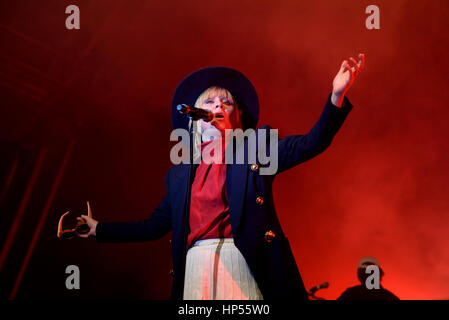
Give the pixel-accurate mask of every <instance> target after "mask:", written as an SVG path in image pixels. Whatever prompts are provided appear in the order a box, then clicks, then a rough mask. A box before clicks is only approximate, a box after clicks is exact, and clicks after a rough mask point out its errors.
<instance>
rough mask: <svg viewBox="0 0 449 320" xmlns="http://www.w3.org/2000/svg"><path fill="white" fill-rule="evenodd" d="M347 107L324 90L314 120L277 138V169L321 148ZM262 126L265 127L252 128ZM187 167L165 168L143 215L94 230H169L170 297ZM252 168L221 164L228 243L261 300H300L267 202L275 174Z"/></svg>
mask: <svg viewBox="0 0 449 320" xmlns="http://www.w3.org/2000/svg"><path fill="white" fill-rule="evenodd" d="M351 109H352V105H351V103H350V102H349V100H348V99H346V98H345V100H344V103H343V106H342V107H341V108H338V107H336V106H334V105H333V104H332V103H331V101H330V95H329V98H328V100H327V102H326V105H325V107H324V110H323V112H322V114H321V116H320V118H319V120H318V121H317V122H316V124H315V125H314V126H313V128H312V129H311V130H310V132H309V133H308V134H306V135H291V136H287V137H286V138H284V139H279V140H278V171H277V173H280V172H283V171H285V170H287V169H290V168H292V167H294V166H296V165H298V164H300V163H302V162H304V161H306V160H309V159H311V158H313V157H314V156H316V155H318V154H320V153H321V152H323V151H324V150H325V149H326V148H327V147H328V146H329V145H330V143H331V141H332V139H333V137H334V136H335V134H336V133H337V131H338V130H339V128H340V127H341V125H342V124H343V122H344V120H345V118H346V116H347V115H348V113H349V111H350V110H351ZM264 128H265V129H266V128H269V127H261V128H259V129H257V130H261V129H264ZM267 138H269V135H268V134H267ZM268 140H269V139H267V144H268V143H269V141H268ZM245 147H247V146H245ZM267 149H268V147H267ZM188 169H189V166H188V165H186V164H180V165H176V166H173V167H172V168H170V169H169V171H168V173H167V175H166V177H165V188H166V194H165V196H164V198H163V199H162V202H161V203H160V205H159V206H158V207H157V208H156V209H155V210H154V211H153V213H152V214H151V215H150V217H149V218H148V219H147V220H144V221H139V222H99V223H98V225H97V229H96V234H97V241H99V242H129V241H147V240H155V239H158V238H161V237H163V236H164V235H166V234H167V233H168V232H170V231H172V232H173V238H172V255H173V269H174V281H173V287H172V299H182V297H183V288H184V270H185V256H186V251H187V248H186V243H187V242H186V239H187V234H186V231H185V228H184V227H185V217H184V215H185V203H186V198H187V197H186V189H187V180H188V178H187V177H188ZM253 169H255V168H254V166H253V167H252V168H251V164H250V163H247V164H235V162H234V164H228V165H227V173H226V191H227V196H228V202H229V214H230V220H231V227H232V234H233V237H234V243H235V245H236V247H237V248H238V249H239V250H240V252H241V253H242V255H243V256H244V257H245V260H246V262H247V264H248V266H249V268H250V270H251V272H252V273H253V275H254V278H255V280H256V282H257V284H258V286H259V288H260V291H261V293H262V295H263V297H264V299H295V300H298V299H300V300H305V299H307V293H306V290H305V288H304V284H303V282H302V279H301V276H300V274H299V271H298V267H297V265H296V262H295V259H294V256H293V253H292V251H291V249H290V244H289V242H288V239H287V238H286V237H285V235H284V232H283V231H282V228H281V226H280V224H279V220H278V218H277V215H276V211H275V208H274V204H273V194H272V183H273V180H274V177H275V175H260V174H259V171H260V167H259V169H258V170H253ZM258 197H262V199H263V202H262V203H261V201H256V199H257V198H258ZM259 200H260V198H259ZM268 231H271V232H272V234H274V238H273V239H272V240H271V241H269V240H267V237H266V236H265V235H266V233H267V232H268Z"/></svg>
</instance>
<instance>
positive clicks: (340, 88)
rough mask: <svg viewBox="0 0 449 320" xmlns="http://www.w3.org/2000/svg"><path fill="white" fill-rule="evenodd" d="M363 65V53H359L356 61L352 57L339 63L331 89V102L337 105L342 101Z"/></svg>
mask: <svg viewBox="0 0 449 320" xmlns="http://www.w3.org/2000/svg"><path fill="white" fill-rule="evenodd" d="M350 62H351V63H350ZM364 67H365V55H364V54H363V53H360V54H359V61H356V60H355V59H354V58H353V57H350V58H349V61H348V60H344V61H343V62H342V64H341V67H340V70H338V73H337V75H336V76H335V78H334V81H333V83H332V84H333V90H332V97H331V100H332V103H333V104H334V105H336V106H338V107H340V106H341V104H342V103H343V98H344V96H345V94H346V92H347V91H348V90H349V88H350V87H351V85H352V84H353V83H354V80H355V79H356V78H357V77H358V76H359V74H360V72H361V71H362V70H363V68H364Z"/></svg>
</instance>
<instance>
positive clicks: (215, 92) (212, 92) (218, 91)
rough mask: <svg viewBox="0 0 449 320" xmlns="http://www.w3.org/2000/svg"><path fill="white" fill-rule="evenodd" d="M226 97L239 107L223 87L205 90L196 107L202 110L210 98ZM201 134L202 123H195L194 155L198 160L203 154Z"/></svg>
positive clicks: (190, 123)
mask: <svg viewBox="0 0 449 320" xmlns="http://www.w3.org/2000/svg"><path fill="white" fill-rule="evenodd" d="M216 96H218V97H225V98H226V99H227V100H229V101H230V102H232V104H233V105H234V106H235V107H237V104H236V102H235V99H234V97H233V96H232V94H231V93H230V92H229V91H228V90H226V89H224V88H221V87H217V86H212V87H209V88H207V89H206V90H204V91H203V92H202V93H201V94H200V95H199V96H198V98H197V99H196V101H195V105H194V106H195V107H196V108H201V106H202V105H203V103H204V101H205V100H207V99H209V98H210V97H216ZM190 125H192V120H190V122H189V126H190ZM201 134H202V129H201V123H200V121H193V142H194V143H193V154H194V158H197V157H198V156H199V155H200V153H201V147H200V144H201V142H202V139H201Z"/></svg>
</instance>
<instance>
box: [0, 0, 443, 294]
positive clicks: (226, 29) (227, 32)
mask: <svg viewBox="0 0 449 320" xmlns="http://www.w3.org/2000/svg"><path fill="white" fill-rule="evenodd" d="M70 4H76V5H78V6H79V7H80V10H81V29H80V30H67V29H66V28H65V19H66V17H67V15H66V14H65V8H66V7H67V6H68V5H70ZM369 4H372V3H368V2H366V3H364V2H354V1H340V2H338V3H336V2H333V1H315V2H310V1H282V2H280V3H279V2H272V1H257V2H255V1H224V2H221V1H219V2H205V1H199V0H196V1H175V2H160V1H133V2H132V3H130V2H129V1H128V2H126V1H119V0H113V1H111V0H109V1H106V0H101V1H84V0H80V1H76V3H72V2H68V1H56V0H51V1H45V2H39V3H37V2H36V3H34V2H30V1H23V0H20V1H19V0H18V1H14V2H11V1H9V2H2V3H1V4H0V46H1V53H0V96H1V99H2V102H1V104H0V141H1V150H2V151H1V157H0V179H1V180H0V192H3V190H6V189H5V186H7V185H8V183H7V182H8V181H9V180H10V181H11V183H10V184H9V187H8V189H7V192H6V193H5V196H4V197H3V198H1V199H0V200H1V202H0V210H1V212H0V213H1V215H2V224H1V226H0V241H1V243H0V245H1V248H4V247H5V243H6V241H7V238H8V234H9V233H10V231H11V227H12V225H13V223H14V219H15V217H17V215H16V214H17V212H18V210H19V208H20V207H21V203H22V204H23V203H24V202H23V195H24V193H25V191H26V188H27V186H28V185H29V182H30V178H31V177H32V175H33V172H35V171H34V170H35V168H36V163H38V160H39V157H40V156H41V155H42V151H43V150H44V151H45V150H47V152H46V153H45V158H44V159H43V160H42V167H41V168H40V170H39V172H38V175H37V179H36V184H35V185H34V188H33V190H32V192H30V197H29V199H28V201H27V202H26V206H25V205H22V208H23V209H24V210H23V216H22V220H21V223H20V228H18V231H17V233H16V235H15V237H14V239H13V240H14V241H13V242H12V243H11V247H10V249H9V254H8V256H7V258H6V259H5V260H4V264H3V266H2V269H1V271H0V291H1V295H2V298H3V297H4V298H8V297H9V296H10V294H11V291H12V289H13V287H14V283H16V282H17V276H18V274H19V270H20V268H21V266H22V265H23V262H24V259H25V256H26V252H27V250H28V248H29V245H30V243H31V241H32V238H33V235H34V232H35V231H36V227H37V226H38V225H39V221H40V218H41V217H42V215H43V213H44V211H45V210H44V209H45V206H46V204H48V199H49V196H50V195H51V191H52V187H53V186H54V185H55V181H56V180H57V177H58V172H60V171H59V170H60V168H61V165H62V163H63V159H64V155H65V154H66V152H67V150H68V147H69V146H70V144H71V143H73V151H72V152H71V153H70V157H69V160H68V162H67V166H66V167H65V170H64V172H63V175H62V177H61V180H60V184H59V185H58V188H57V191H56V194H55V197H54V200H53V201H52V202H51V206H50V208H49V211H48V213H47V216H46V219H45V223H44V225H43V227H42V231H41V233H40V236H39V237H38V241H37V242H36V246H35V249H34V250H33V252H32V255H31V257H30V260H29V263H28V266H27V268H26V271H25V272H24V274H23V278H22V281H21V284H20V286H19V287H18V290H17V295H16V298H17V299H22V298H36V297H39V298H71V299H72V298H149V299H166V298H168V297H169V291H170V286H171V277H170V275H169V270H170V269H171V257H170V244H169V239H170V235H167V236H166V237H164V238H163V239H161V240H158V241H156V242H149V243H138V244H120V245H117V244H103V245H99V244H97V243H96V242H95V241H94V240H92V241H83V240H81V239H75V240H73V241H65V242H64V241H61V240H59V239H57V237H56V231H57V222H58V219H59V216H60V215H61V214H63V213H64V212H66V211H67V210H71V211H72V213H73V216H72V218H73V220H72V221H74V219H75V216H76V215H77V214H81V213H85V212H86V207H85V206H86V200H90V201H91V205H92V210H93V216H94V218H96V219H98V220H107V221H125V220H139V219H144V218H146V217H147V216H148V214H149V213H150V212H151V210H152V209H153V208H154V207H155V206H156V205H157V204H158V203H159V201H160V199H161V197H162V196H163V194H164V189H163V179H164V174H165V172H166V170H167V169H168V168H169V167H170V160H169V150H170V146H171V143H170V142H169V135H170V132H171V121H170V100H171V95H172V93H173V91H174V89H175V87H176V85H177V84H178V83H179V81H180V80H181V79H182V78H183V77H184V76H185V75H187V74H188V73H190V72H191V71H193V70H195V69H198V68H200V67H204V66H209V65H225V66H229V67H233V68H236V69H238V70H240V71H242V72H243V73H244V74H246V75H247V76H248V77H249V78H250V79H251V81H252V82H253V84H254V85H255V87H256V89H257V91H258V94H259V99H260V102H261V116H260V121H259V124H265V123H268V124H270V125H271V126H273V127H275V128H279V131H280V134H281V135H287V134H295V133H305V132H306V131H307V130H308V129H310V128H311V126H312V125H313V123H314V121H315V120H316V119H317V117H318V116H319V114H320V112H321V108H322V106H323V104H324V102H325V99H326V97H327V95H328V94H329V92H330V90H331V88H332V87H331V83H332V79H333V77H334V75H335V73H336V72H337V70H338V67H339V66H340V63H341V61H342V59H344V58H347V57H349V56H351V55H353V56H355V55H357V54H358V53H359V52H364V53H365V54H366V56H367V64H366V70H365V71H364V73H363V74H362V75H361V76H360V78H359V79H358V81H357V83H355V85H354V87H353V88H351V90H350V92H349V94H348V96H349V98H350V99H351V101H352V102H353V103H354V105H355V109H354V110H353V111H352V112H351V114H350V115H349V117H348V120H347V122H346V123H345V125H344V126H343V128H342V130H341V132H339V134H338V135H337V137H336V139H335V140H334V143H333V145H332V146H331V147H330V148H329V149H328V150H327V151H326V152H325V153H324V154H322V155H320V156H319V157H317V158H316V159H314V160H312V161H310V162H308V163H305V164H303V165H302V166H300V167H298V168H295V169H293V170H290V172H289V173H286V174H283V175H280V176H279V177H278V179H277V182H276V186H275V200H276V203H277V209H278V212H279V216H280V220H281V222H282V223H283V225H284V229H285V232H286V234H287V236H289V239H290V242H291V243H292V249H293V251H294V254H295V257H296V259H297V263H298V265H299V268H300V271H301V273H302V276H303V278H304V281H305V285H306V287H311V286H312V285H314V284H316V283H321V282H323V281H328V282H329V283H330V284H331V285H330V287H329V289H327V290H324V291H323V292H322V295H323V297H325V298H327V299H334V298H336V297H337V296H338V295H339V294H340V292H341V291H342V290H343V289H344V288H346V287H348V286H350V285H353V284H355V283H354V277H353V271H352V270H353V268H354V266H353V261H356V260H357V259H358V257H360V256H365V255H374V256H376V257H378V258H379V259H380V260H381V261H382V263H383V265H384V266H385V268H386V269H388V275H387V276H386V277H385V279H384V284H385V286H386V287H388V288H391V290H392V291H394V292H395V293H396V294H397V295H398V296H399V297H400V298H401V299H441V298H447V297H449V289H448V286H447V283H449V254H448V252H447V250H446V248H447V246H448V244H449V243H448V238H447V234H449V232H448V231H449V224H448V220H449V218H448V215H447V212H448V208H449V198H448V197H447V190H448V181H449V172H448V169H447V163H448V152H449V150H448V144H447V138H448V134H447V125H446V121H447V118H448V115H449V114H448V113H449V111H448V108H447V101H449V99H448V95H449V90H448V83H447V74H448V71H449V65H448V64H449V61H448V60H447V59H446V58H445V56H446V53H447V50H448V47H449V46H448V45H449V41H448V37H449V36H448V33H447V32H445V30H446V27H447V21H449V4H447V2H446V1H443V0H441V1H436V0H433V1H430V0H429V1H424V0H421V1H414V2H413V5H412V4H411V3H410V2H409V1H405V0H402V1H394V2H392V1H377V2H376V3H375V4H376V5H378V6H379V8H380V12H381V23H380V26H381V29H380V30H378V31H369V30H366V29H365V19H366V16H367V15H366V14H365V13H364V12H365V8H366V6H368V5H369ZM286 115H287V116H286ZM15 163H16V165H14V164H15ZM14 167H15V168H16V169H14V170H12V171H11V169H12V168H14ZM11 172H14V175H13V179H9V180H8V177H10V176H11ZM0 196H1V194H0ZM70 264H75V265H77V266H78V267H79V268H80V272H81V289H80V290H72V291H70V290H67V289H66V288H65V285H64V283H65V279H66V276H67V275H66V274H65V273H64V271H65V268H66V267H67V266H68V265H70Z"/></svg>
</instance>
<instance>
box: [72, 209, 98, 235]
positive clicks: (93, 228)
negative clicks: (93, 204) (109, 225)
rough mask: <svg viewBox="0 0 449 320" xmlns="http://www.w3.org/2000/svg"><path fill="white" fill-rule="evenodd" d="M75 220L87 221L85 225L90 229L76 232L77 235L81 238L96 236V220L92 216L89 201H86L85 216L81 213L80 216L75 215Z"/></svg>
mask: <svg viewBox="0 0 449 320" xmlns="http://www.w3.org/2000/svg"><path fill="white" fill-rule="evenodd" d="M76 220H78V221H80V222H85V223H87V225H88V226H89V228H90V231H89V232H88V233H86V234H79V233H78V234H77V235H78V237H81V238H89V237H92V236H96V235H97V234H96V229H97V224H98V221H97V220H95V219H93V218H92V209H91V208H90V204H89V201H87V216H86V215H81V217H77V218H76Z"/></svg>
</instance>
